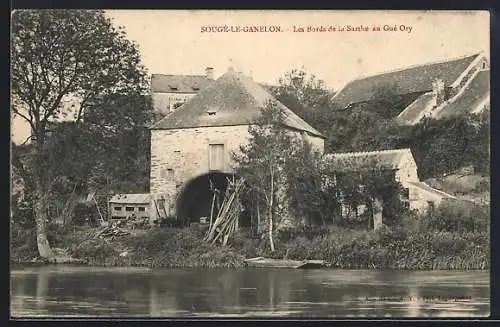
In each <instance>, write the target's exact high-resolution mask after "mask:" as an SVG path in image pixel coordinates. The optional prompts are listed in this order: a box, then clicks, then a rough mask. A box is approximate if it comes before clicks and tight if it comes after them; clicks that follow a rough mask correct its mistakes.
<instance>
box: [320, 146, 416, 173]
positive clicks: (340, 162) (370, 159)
mask: <svg viewBox="0 0 500 327" xmlns="http://www.w3.org/2000/svg"><path fill="white" fill-rule="evenodd" d="M404 156H411V157H412V153H411V150H410V149H394V150H381V151H370V152H345V153H331V154H327V155H325V156H324V160H325V162H326V163H327V164H328V165H329V166H330V167H332V168H333V169H335V170H339V171H357V170H370V169H376V168H383V169H391V170H392V169H398V168H399V164H400V163H401V160H402V159H403V157H404Z"/></svg>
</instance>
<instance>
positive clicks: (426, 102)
mask: <svg viewBox="0 0 500 327" xmlns="http://www.w3.org/2000/svg"><path fill="white" fill-rule="evenodd" d="M433 103H435V101H434V94H433V93H432V92H429V93H425V94H422V95H421V96H420V97H418V99H417V100H416V101H415V102H413V103H412V104H410V105H409V106H408V107H406V109H405V110H403V111H402V112H401V113H400V114H399V115H398V116H397V117H396V120H397V121H398V122H400V123H413V122H414V121H416V120H417V119H418V118H419V117H420V116H421V114H422V112H424V111H425V110H426V109H427V108H429V106H432V105H433Z"/></svg>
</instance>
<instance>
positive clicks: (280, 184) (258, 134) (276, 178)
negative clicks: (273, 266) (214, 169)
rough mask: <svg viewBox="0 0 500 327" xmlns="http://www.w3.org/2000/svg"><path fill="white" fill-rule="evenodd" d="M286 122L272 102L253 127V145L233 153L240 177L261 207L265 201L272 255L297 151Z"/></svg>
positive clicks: (237, 173) (242, 147)
mask: <svg viewBox="0 0 500 327" xmlns="http://www.w3.org/2000/svg"><path fill="white" fill-rule="evenodd" d="M284 119H285V116H284V113H283V111H281V110H280V108H279V107H278V106H277V104H276V103H275V102H269V103H268V104H267V105H266V106H265V107H264V108H263V109H262V113H261V115H260V117H259V118H258V119H257V120H256V121H255V122H254V123H253V124H252V125H250V126H249V129H248V132H249V134H250V140H249V143H248V144H246V145H242V146H241V147H240V149H239V150H240V151H238V152H234V153H233V158H234V161H235V163H236V164H237V167H236V175H237V176H240V177H242V178H244V179H245V182H246V184H247V189H248V190H250V191H251V192H253V193H254V194H255V195H256V197H257V198H258V199H257V203H259V202H261V200H263V201H262V202H263V203H264V206H265V207H264V208H263V209H264V210H265V211H266V217H267V224H268V236H269V242H270V246H271V251H274V240H273V233H274V227H275V225H276V224H277V221H276V220H277V217H278V214H279V209H280V207H281V206H282V204H283V203H281V199H283V197H282V195H283V192H284V188H285V174H284V165H285V164H286V161H287V160H288V158H290V157H291V156H292V154H293V151H294V150H295V148H296V147H295V140H294V137H293V136H292V134H291V133H290V131H289V130H288V129H287V128H286V127H285V126H284V125H283V121H284Z"/></svg>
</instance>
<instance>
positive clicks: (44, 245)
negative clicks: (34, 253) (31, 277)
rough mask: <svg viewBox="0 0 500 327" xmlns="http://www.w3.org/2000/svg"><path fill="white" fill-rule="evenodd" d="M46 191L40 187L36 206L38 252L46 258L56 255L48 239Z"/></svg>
mask: <svg viewBox="0 0 500 327" xmlns="http://www.w3.org/2000/svg"><path fill="white" fill-rule="evenodd" d="M45 197H46V196H45V193H44V191H43V190H42V189H41V188H40V187H39V188H38V190H37V191H36V199H35V203H34V207H35V220H36V244H37V246H38V253H39V254H40V257H42V258H44V259H51V258H53V257H54V252H53V251H52V248H51V247H50V244H49V240H48V239H47V218H48V217H47V211H46V203H47V202H46V200H45Z"/></svg>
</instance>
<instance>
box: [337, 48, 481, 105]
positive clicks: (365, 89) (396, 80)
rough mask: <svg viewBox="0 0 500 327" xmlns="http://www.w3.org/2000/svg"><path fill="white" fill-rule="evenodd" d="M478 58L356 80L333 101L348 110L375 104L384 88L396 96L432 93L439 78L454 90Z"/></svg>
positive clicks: (469, 57) (428, 65)
mask: <svg viewBox="0 0 500 327" xmlns="http://www.w3.org/2000/svg"><path fill="white" fill-rule="evenodd" d="M478 56H479V54H474V55H470V56H467V57H462V58H458V59H453V60H448V61H444V62H438V63H430V64H425V65H419V66H415V67H409V68H404V69H401V70H397V71H393V72H387V73H382V74H378V75H374V76H370V77H365V78H359V79H355V80H353V81H352V82H350V83H348V84H347V85H346V86H345V87H344V88H343V89H341V90H340V91H339V92H338V93H337V95H336V96H335V97H334V98H333V100H334V102H336V103H338V104H339V105H340V106H341V107H343V108H344V107H346V106H347V105H349V104H351V103H358V102H364V101H370V100H374V99H375V96H376V94H377V92H378V90H380V89H381V88H389V89H390V90H391V91H393V92H395V93H396V94H408V93H414V92H428V91H431V90H432V82H433V81H434V80H435V79H437V78H439V79H442V80H443V81H444V84H445V86H450V85H451V84H452V83H453V82H454V81H455V80H456V79H457V78H458V77H459V76H460V74H461V73H462V72H463V71H464V70H465V69H466V68H467V67H468V66H469V65H470V64H471V63H472V61H473V60H474V59H476V58H477V57H478Z"/></svg>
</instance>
